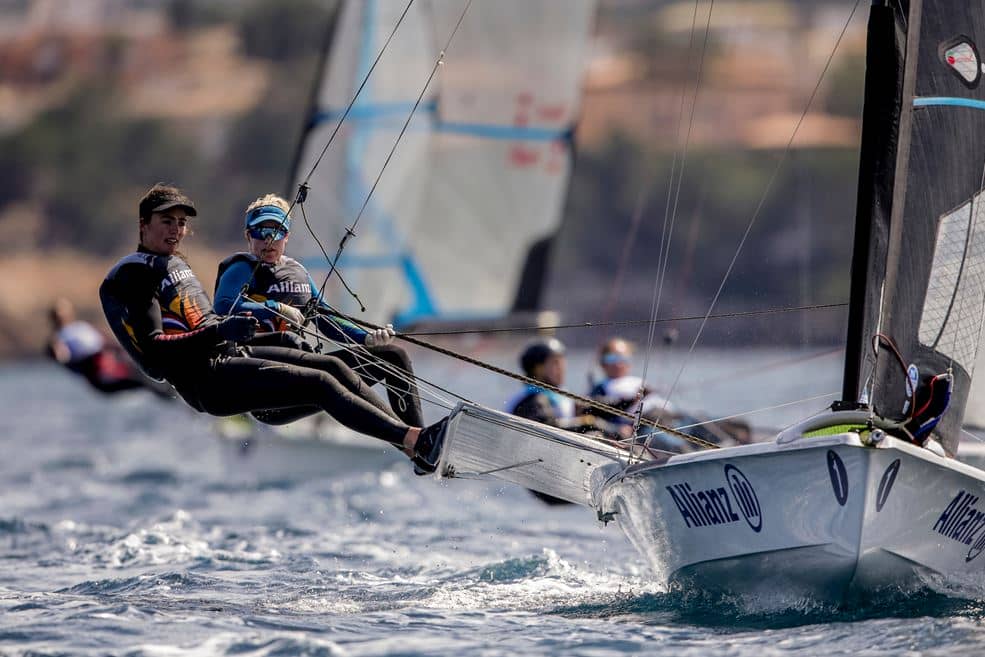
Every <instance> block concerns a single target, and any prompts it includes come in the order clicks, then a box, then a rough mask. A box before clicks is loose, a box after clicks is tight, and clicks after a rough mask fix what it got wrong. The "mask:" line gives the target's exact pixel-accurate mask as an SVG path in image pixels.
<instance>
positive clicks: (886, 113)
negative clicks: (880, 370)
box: [835, 0, 906, 409]
mask: <svg viewBox="0 0 985 657" xmlns="http://www.w3.org/2000/svg"><path fill="white" fill-rule="evenodd" d="M896 23H897V17H896V10H895V9H893V7H892V6H891V3H890V2H889V0H873V3H872V8H871V10H870V13H869V24H868V32H867V41H866V67H865V97H864V104H863V110H862V143H861V149H860V155H859V174H858V195H857V200H856V206H855V241H854V250H853V252H852V269H851V284H850V290H851V294H850V301H849V310H848V339H847V342H846V351H845V375H844V383H843V387H842V397H841V401H840V402H837V403H836V404H835V407H836V409H851V408H858V406H859V403H858V400H859V397H860V395H861V393H862V390H861V385H862V383H863V382H862V380H861V377H862V364H863V362H864V361H865V358H866V354H867V353H868V352H869V349H870V346H869V342H870V340H869V336H870V335H872V333H873V329H874V327H875V326H877V325H878V310H879V307H878V303H870V301H871V299H870V298H869V297H870V296H871V295H872V293H873V290H871V289H870V285H869V282H870V281H882V279H883V278H884V276H885V262H884V260H881V259H880V258H879V255H881V254H882V255H884V254H885V246H886V245H885V241H886V239H887V238H888V234H887V233H888V231H887V230H886V228H888V223H889V219H890V216H891V215H892V211H893V190H894V181H895V173H896V172H895V168H896V150H897V145H898V139H899V122H900V111H901V104H902V103H901V100H902V91H903V53H904V50H905V47H906V46H905V35H901V34H900V33H899V32H898V30H897V24H896ZM901 37H902V39H903V42H902V43H901Z"/></svg>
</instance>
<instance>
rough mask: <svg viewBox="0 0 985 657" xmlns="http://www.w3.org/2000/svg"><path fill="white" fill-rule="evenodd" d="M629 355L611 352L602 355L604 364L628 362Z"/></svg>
mask: <svg viewBox="0 0 985 657" xmlns="http://www.w3.org/2000/svg"><path fill="white" fill-rule="evenodd" d="M628 362H629V356H627V355H626V354H617V353H609V354H605V355H604V356H602V364H603V365H618V364H619V363H628Z"/></svg>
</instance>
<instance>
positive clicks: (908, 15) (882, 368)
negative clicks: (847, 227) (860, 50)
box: [845, 0, 985, 455]
mask: <svg viewBox="0 0 985 657" xmlns="http://www.w3.org/2000/svg"><path fill="white" fill-rule="evenodd" d="M875 5H876V6H874V7H873V12H872V15H871V18H870V25H869V55H868V66H869V69H870V70H869V71H867V80H866V109H865V115H864V117H863V145H862V158H861V159H862V163H861V165H860V182H859V202H858V208H859V212H858V218H857V224H858V225H857V226H856V241H857V244H856V249H857V250H856V253H855V256H854V260H853V274H852V276H853V301H852V304H853V307H852V310H851V316H850V320H849V322H850V334H849V346H850V348H851V347H854V351H852V352H850V353H852V354H853V355H851V356H850V357H849V358H848V362H847V363H846V383H845V391H846V392H845V400H846V401H847V402H851V401H854V400H853V399H852V398H851V395H852V394H853V393H854V394H856V395H857V396H856V397H855V399H857V398H858V396H862V397H863V401H867V402H868V403H870V404H871V406H872V408H873V409H874V411H875V412H876V414H877V415H879V416H881V417H884V418H887V419H892V420H897V421H899V422H901V423H905V426H906V428H907V430H908V431H910V432H911V433H912V434H914V437H915V438H917V439H918V440H920V439H922V438H923V437H925V436H926V435H929V432H930V431H931V430H932V431H933V432H934V433H935V434H936V435H937V437H938V438H939V439H940V440H941V442H942V444H943V445H944V448H945V450H946V451H947V452H948V453H949V454H952V455H953V454H954V453H955V452H956V449H957V442H958V438H959V433H960V426H961V421H962V418H963V415H964V410H965V405H966V401H967V398H968V392H969V388H970V385H971V380H972V375H973V374H974V369H975V362H976V359H977V354H978V346H979V342H980V339H981V330H982V321H983V311H985V197H983V195H982V189H983V174H985V84H982V77H983V74H982V60H981V57H980V55H979V44H980V43H982V44H985V18H983V13H985V8H983V6H982V5H981V4H980V3H966V2H962V1H958V0H926V1H924V2H920V1H918V0H914V1H911V2H906V1H905V0H904V1H903V2H895V1H894V2H888V3H887V2H882V1H880V2H876V3H875ZM880 76H882V77H881V79H876V78H879V77H880ZM879 94H882V96H880V95H879ZM887 96H888V97H887ZM859 249H864V253H861V254H860V251H859ZM880 336H882V337H880ZM874 340H877V341H879V343H880V344H881V347H880V349H879V351H878V357H873V355H872V351H871V349H870V347H869V345H871V344H872V342H873V341H874ZM867 384H868V385H867Z"/></svg>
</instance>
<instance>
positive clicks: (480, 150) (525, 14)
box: [290, 0, 595, 324]
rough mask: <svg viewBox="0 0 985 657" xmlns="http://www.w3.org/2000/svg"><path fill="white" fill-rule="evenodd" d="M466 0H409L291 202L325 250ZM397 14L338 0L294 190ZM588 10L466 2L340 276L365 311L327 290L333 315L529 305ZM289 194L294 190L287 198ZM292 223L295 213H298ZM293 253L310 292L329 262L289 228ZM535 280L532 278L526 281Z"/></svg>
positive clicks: (385, 6)
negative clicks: (299, 201)
mask: <svg viewBox="0 0 985 657" xmlns="http://www.w3.org/2000/svg"><path fill="white" fill-rule="evenodd" d="M464 7H465V2H464V1H463V0H435V1H433V2H429V3H420V2H418V3H415V4H414V5H412V6H411V8H410V11H409V12H408V13H407V15H406V17H405V18H404V20H403V22H402V23H401V24H400V26H399V28H398V29H397V30H396V32H395V34H394V36H393V39H392V41H391V42H390V44H389V45H388V46H387V48H386V51H385V52H384V53H383V56H382V58H381V59H380V61H379V63H378V64H377V66H376V68H375V70H374V71H373V73H372V75H371V76H370V77H369V79H368V82H367V83H366V85H365V87H364V88H363V90H362V91H361V92H360V93H359V96H358V98H357V100H356V102H355V104H354V105H353V107H352V110H351V112H350V114H349V116H348V117H347V118H346V119H345V122H344V123H343V126H342V129H341V131H340V132H339V134H338V136H337V137H336V138H335V141H334V142H333V143H332V145H331V146H330V147H329V148H328V151H327V152H326V153H325V156H324V158H323V159H322V160H321V162H320V163H319V164H318V166H317V168H316V169H315V171H314V174H313V176H312V177H311V179H310V181H309V184H310V186H311V191H310V194H309V196H308V200H307V201H306V203H305V205H304V211H305V215H306V216H307V218H308V220H309V222H310V225H311V228H312V229H313V232H314V234H315V235H316V236H317V237H318V239H319V240H320V241H321V242H322V243H323V244H324V246H325V247H326V249H327V250H328V254H329V256H334V254H335V251H336V249H337V247H338V244H339V241H340V240H341V239H342V237H343V235H344V234H345V229H346V227H347V226H350V225H352V223H353V222H354V221H355V220H356V217H357V216H358V215H359V212H360V208H361V207H362V205H363V203H364V202H365V200H366V198H367V196H368V195H369V193H370V190H371V189H372V187H373V185H374V181H375V180H376V178H377V176H378V175H379V174H380V171H381V169H383V167H384V163H385V162H386V160H387V157H388V155H389V153H390V151H391V149H392V148H393V144H394V142H395V140H396V139H397V137H398V135H399V133H400V130H401V129H402V127H403V124H404V122H405V121H406V119H407V117H408V116H409V115H410V112H411V109H412V108H413V106H414V104H415V102H416V101H417V98H418V95H419V94H420V93H421V90H422V89H423V87H424V85H425V82H426V81H427V79H428V76H429V75H430V73H431V71H432V68H433V67H434V65H435V62H436V61H437V59H438V56H439V53H440V52H441V49H442V48H443V47H444V45H445V43H446V41H447V40H448V38H449V36H450V35H451V34H452V32H453V30H454V29H455V25H456V23H457V22H458V20H459V17H460V16H461V13H462V10H463V9H464ZM404 8H405V3H404V2H397V1H395V0H353V1H350V2H345V3H343V5H342V8H341V10H340V11H341V14H340V16H339V17H338V20H337V21H336V25H335V27H334V30H333V34H334V36H333V39H332V42H331V47H330V48H329V50H328V53H327V58H328V59H327V63H326V65H325V67H324V70H323V72H322V75H321V79H320V80H319V81H318V90H317V92H316V94H315V99H314V103H313V109H312V111H311V114H310V120H309V124H308V129H307V131H306V133H305V135H304V138H303V141H302V144H301V146H300V148H299V155H298V158H299V159H298V162H297V166H296V167H295V174H294V181H293V187H294V189H296V185H297V184H298V183H300V182H301V181H303V180H304V179H305V177H306V176H307V175H308V173H309V171H310V170H311V169H312V167H313V166H314V164H315V162H316V161H317V158H318V156H319V154H320V153H321V151H322V149H323V148H324V147H325V144H326V143H327V141H328V138H329V136H330V134H331V133H332V131H333V130H334V129H335V126H336V124H337V122H338V120H339V117H340V116H341V115H342V113H343V111H344V110H345V108H346V106H347V104H348V103H349V102H350V100H351V99H352V97H353V96H354V95H355V93H356V89H357V88H358V86H359V85H360V83H361V82H362V80H363V79H364V77H365V76H366V74H367V72H368V71H369V69H370V66H371V65H372V63H373V60H374V59H375V58H376V56H377V54H378V53H379V51H380V49H381V48H382V46H383V43H384V42H385V40H386V38H387V37H388V35H389V34H390V33H391V32H392V31H393V28H394V26H395V25H397V22H398V19H399V17H400V15H401V13H402V12H403V10H404ZM594 10H595V0H499V1H497V2H474V3H472V4H471V6H470V7H469V9H468V12H467V13H466V14H465V17H464V20H463V21H462V23H461V25H460V27H459V28H458V31H457V33H456V34H455V36H454V39H453V41H452V43H451V45H450V47H449V49H448V52H447V53H446V56H445V60H444V64H443V65H442V67H441V68H440V70H439V73H438V75H437V76H436V77H435V79H434V80H433V81H432V82H431V84H430V86H429V88H428V92H427V93H426V94H425V96H424V98H423V99H422V101H421V103H420V105H419V106H418V108H417V110H416V112H415V113H414V118H413V120H412V121H411V123H410V125H409V127H408V129H407V131H406V132H405V134H404V135H403V136H402V137H401V138H400V142H399V145H398V147H397V149H396V151H395V153H394V154H393V157H392V159H390V161H389V163H387V164H386V168H385V170H384V172H383V174H382V178H381V179H380V181H379V184H378V186H377V187H376V189H375V191H373V193H372V196H371V198H370V201H369V204H368V205H367V207H366V209H365V211H364V212H363V215H362V217H361V218H360V219H359V223H358V225H357V226H356V229H355V232H356V236H355V237H352V238H350V239H349V240H348V242H347V244H346V247H345V251H344V253H343V257H342V259H341V260H340V263H339V264H340V268H341V272H342V275H343V277H344V278H345V281H346V282H347V283H348V284H349V286H350V287H352V288H353V290H354V291H355V292H356V293H357V294H358V295H359V297H360V298H361V299H362V301H363V303H364V304H365V306H366V307H367V312H366V313H362V314H360V313H359V312H358V311H359V307H358V304H356V303H355V302H354V301H353V300H352V299H350V298H349V297H348V295H347V294H345V293H344V291H342V290H341V289H340V288H339V287H338V286H339V282H338V279H337V278H336V277H334V276H333V279H332V281H331V283H330V286H331V288H330V289H329V290H328V297H329V300H330V301H331V302H332V303H333V304H335V305H336V306H337V307H339V308H340V309H342V310H343V311H347V312H350V313H352V314H354V315H356V316H358V317H360V318H364V319H367V320H369V321H373V322H375V323H383V322H387V321H396V322H398V323H403V324H407V323H410V322H415V321H420V320H423V319H433V318H439V319H453V318H462V319H469V318H488V317H501V316H503V315H504V314H506V313H508V312H509V311H510V309H511V307H512V306H513V305H514V301H515V300H517V298H518V297H521V298H524V297H525V298H526V300H527V302H528V305H529V304H530V303H531V302H532V303H536V296H537V295H536V290H535V291H534V293H533V295H532V296H533V299H531V298H530V296H531V293H530V285H529V284H528V285H527V289H525V290H521V281H522V279H523V278H524V272H525V271H526V272H527V273H528V278H529V279H534V280H533V283H532V285H533V287H534V288H536V287H538V286H539V282H538V281H536V279H537V278H538V277H537V276H536V275H535V274H536V272H538V270H540V271H542V270H543V264H542V263H538V262H536V261H535V259H534V260H531V259H530V258H529V256H530V254H534V256H535V258H536V256H537V255H538V254H539V255H540V256H541V257H542V256H543V254H544V253H545V252H546V249H545V246H544V245H545V242H546V241H548V240H549V239H550V238H551V236H552V235H553V234H554V233H555V232H556V230H557V228H558V226H559V223H560V219H561V214H562V210H563V205H564V199H565V195H566V194H565V192H566V188H567V182H568V177H569V173H570V168H571V135H572V131H573V128H574V124H575V121H576V119H577V116H578V109H579V108H578V105H579V98H580V88H581V81H582V71H583V68H584V62H585V58H586V50H587V43H588V37H589V33H590V28H591V23H592V19H593V16H594ZM291 193H292V194H293V193H294V192H293V191H292V192H291ZM295 214H297V211H295ZM295 224H296V225H297V226H298V228H296V229H295V230H294V231H293V234H292V236H291V245H290V249H291V252H292V254H293V255H295V256H296V257H298V258H299V259H301V261H302V262H303V263H304V264H305V266H306V267H308V269H309V270H310V271H311V272H312V274H313V276H314V278H315V280H316V282H319V283H320V282H321V280H322V277H323V276H324V273H325V272H326V271H327V268H328V266H327V259H326V257H325V256H324V255H323V254H322V252H321V249H320V248H319V246H318V244H317V243H316V241H315V239H314V238H313V237H312V236H311V235H310V234H308V231H307V230H305V229H304V228H303V226H302V225H300V224H298V222H295ZM531 273H533V274H534V275H531Z"/></svg>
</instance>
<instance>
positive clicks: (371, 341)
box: [365, 324, 397, 347]
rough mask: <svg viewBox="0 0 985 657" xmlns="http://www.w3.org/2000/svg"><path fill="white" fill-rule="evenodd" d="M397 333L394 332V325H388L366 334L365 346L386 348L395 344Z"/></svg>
mask: <svg viewBox="0 0 985 657" xmlns="http://www.w3.org/2000/svg"><path fill="white" fill-rule="evenodd" d="M395 335H397V332H396V331H394V330H393V324H387V325H386V326H385V327H383V328H378V329H373V330H372V331H370V332H369V333H367V334H366V341H365V345H366V346H367V347H385V346H387V345H388V344H390V343H391V342H393V337H394V336H395Z"/></svg>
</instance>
